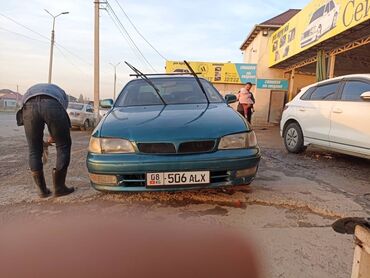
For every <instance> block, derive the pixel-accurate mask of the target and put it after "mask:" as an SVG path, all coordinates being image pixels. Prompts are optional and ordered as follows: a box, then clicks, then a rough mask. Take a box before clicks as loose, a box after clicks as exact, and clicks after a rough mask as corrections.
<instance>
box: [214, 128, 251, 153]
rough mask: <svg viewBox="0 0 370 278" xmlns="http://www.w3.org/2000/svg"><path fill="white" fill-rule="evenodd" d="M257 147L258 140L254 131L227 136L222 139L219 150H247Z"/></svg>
mask: <svg viewBox="0 0 370 278" xmlns="http://www.w3.org/2000/svg"><path fill="white" fill-rule="evenodd" d="M256 146H257V138H256V134H255V133H254V131H250V132H245V133H238V134H232V135H227V136H224V137H222V138H221V141H220V144H219V145H218V149H219V150H228V149H246V148H252V147H256Z"/></svg>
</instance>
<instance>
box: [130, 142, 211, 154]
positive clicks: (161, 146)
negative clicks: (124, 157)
mask: <svg viewBox="0 0 370 278" xmlns="http://www.w3.org/2000/svg"><path fill="white" fill-rule="evenodd" d="M215 144H216V141H215V140H206V141H190V142H182V143H180V145H179V147H178V149H177V150H176V146H175V144H173V143H138V144H137V147H138V149H139V151H140V152H142V153H152V154H174V153H180V154H184V153H204V152H210V151H212V150H213V149H214V147H215Z"/></svg>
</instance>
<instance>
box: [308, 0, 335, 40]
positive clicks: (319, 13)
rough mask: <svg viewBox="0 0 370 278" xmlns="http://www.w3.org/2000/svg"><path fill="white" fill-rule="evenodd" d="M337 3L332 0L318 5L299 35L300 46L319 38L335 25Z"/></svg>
mask: <svg viewBox="0 0 370 278" xmlns="http://www.w3.org/2000/svg"><path fill="white" fill-rule="evenodd" d="M338 14H339V5H337V4H336V3H335V2H334V1H333V0H330V1H327V2H326V4H325V5H322V6H320V7H319V8H318V9H317V10H316V11H315V12H314V13H313V14H312V16H311V19H310V22H309V24H308V26H307V27H306V29H305V30H304V32H303V33H302V37H301V47H305V46H307V45H309V44H311V43H313V42H315V41H317V40H319V39H320V38H321V36H322V35H324V34H325V33H327V32H329V31H330V30H331V29H333V28H335V26H337V20H338Z"/></svg>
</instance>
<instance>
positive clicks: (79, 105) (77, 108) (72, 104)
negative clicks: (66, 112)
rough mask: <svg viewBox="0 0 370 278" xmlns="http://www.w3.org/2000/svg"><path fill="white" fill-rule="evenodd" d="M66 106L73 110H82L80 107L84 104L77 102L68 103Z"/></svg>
mask: <svg viewBox="0 0 370 278" xmlns="http://www.w3.org/2000/svg"><path fill="white" fill-rule="evenodd" d="M68 108H69V109H75V110H82V108H84V105H83V104H78V103H69V105H68Z"/></svg>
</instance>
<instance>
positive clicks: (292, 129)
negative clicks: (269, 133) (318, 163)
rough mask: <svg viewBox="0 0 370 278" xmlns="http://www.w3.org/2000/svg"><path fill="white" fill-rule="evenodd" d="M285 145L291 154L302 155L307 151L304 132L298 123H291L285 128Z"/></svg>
mask: <svg viewBox="0 0 370 278" xmlns="http://www.w3.org/2000/svg"><path fill="white" fill-rule="evenodd" d="M284 145H285V148H286V149H287V151H288V152H290V153H301V152H303V151H305V150H306V147H305V146H304V138H303V132H302V129H301V127H300V126H299V124H298V123H290V124H288V126H287V127H286V128H285V130H284Z"/></svg>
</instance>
